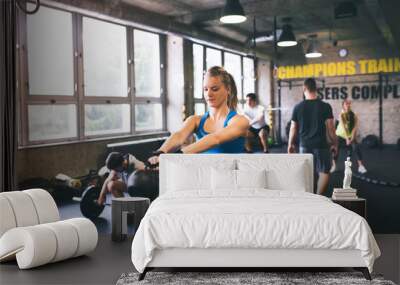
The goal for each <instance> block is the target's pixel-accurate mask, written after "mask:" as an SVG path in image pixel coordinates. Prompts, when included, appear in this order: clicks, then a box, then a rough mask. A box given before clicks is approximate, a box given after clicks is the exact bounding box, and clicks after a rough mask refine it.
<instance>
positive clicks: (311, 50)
mask: <svg viewBox="0 0 400 285" xmlns="http://www.w3.org/2000/svg"><path fill="white" fill-rule="evenodd" d="M309 38H310V44H309V45H308V48H307V52H306V57H307V58H317V57H321V56H322V53H321V52H319V51H318V50H317V47H316V43H315V39H316V38H317V35H310V36H309Z"/></svg>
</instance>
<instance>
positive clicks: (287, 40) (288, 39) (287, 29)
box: [278, 24, 297, 47]
mask: <svg viewBox="0 0 400 285" xmlns="http://www.w3.org/2000/svg"><path fill="white" fill-rule="evenodd" d="M295 45H297V41H296V37H295V36H294V33H293V31H292V26H290V25H289V24H285V25H283V27H282V34H281V36H280V37H279V40H278V46H280V47H291V46H295Z"/></svg>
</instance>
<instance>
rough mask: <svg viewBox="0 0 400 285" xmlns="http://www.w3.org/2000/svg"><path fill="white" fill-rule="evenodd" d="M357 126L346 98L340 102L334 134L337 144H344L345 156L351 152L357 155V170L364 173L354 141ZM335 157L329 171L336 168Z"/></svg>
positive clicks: (359, 153)
mask: <svg viewBox="0 0 400 285" xmlns="http://www.w3.org/2000/svg"><path fill="white" fill-rule="evenodd" d="M357 128H358V118H357V116H356V114H355V113H354V112H353V111H352V110H351V101H350V100H348V99H346V100H344V101H343V103H342V112H341V113H340V116H339V124H338V126H337V128H336V135H337V136H338V138H339V146H344V147H345V149H346V152H347V156H348V157H351V156H352V154H353V152H355V153H356V155H357V163H358V172H360V173H362V174H364V173H366V172H367V169H366V168H365V166H364V164H363V162H362V154H361V150H360V146H359V145H358V143H357V141H356V134H357ZM336 160H337V157H335V158H334V160H333V161H332V168H331V172H334V171H335V170H336Z"/></svg>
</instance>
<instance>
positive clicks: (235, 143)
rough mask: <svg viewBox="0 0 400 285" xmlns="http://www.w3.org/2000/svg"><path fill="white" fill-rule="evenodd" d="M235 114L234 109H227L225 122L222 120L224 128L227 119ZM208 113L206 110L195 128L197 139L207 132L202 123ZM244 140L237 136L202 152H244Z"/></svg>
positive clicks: (226, 124)
mask: <svg viewBox="0 0 400 285" xmlns="http://www.w3.org/2000/svg"><path fill="white" fill-rule="evenodd" d="M236 114H237V112H236V111H235V110H231V111H229V113H228V115H227V116H226V119H225V122H224V128H226V126H228V122H229V120H230V119H231V118H232V117H233V116H235V115H236ZM209 115H210V114H209V112H208V111H207V112H206V113H205V114H204V115H203V116H202V117H201V120H200V124H199V127H198V128H197V130H196V133H195V135H196V139H197V140H200V139H201V138H203V137H204V136H206V135H208V134H209V133H207V132H206V131H205V130H204V123H205V122H206V120H207V118H208V116H209ZM244 140H245V139H244V137H239V138H236V139H234V140H231V141H228V142H225V143H223V144H220V145H217V146H215V147H213V148H210V149H208V150H206V151H203V153H243V152H244Z"/></svg>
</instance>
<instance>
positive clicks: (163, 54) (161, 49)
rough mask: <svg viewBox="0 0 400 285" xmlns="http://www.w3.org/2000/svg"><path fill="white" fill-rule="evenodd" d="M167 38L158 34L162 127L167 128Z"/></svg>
mask: <svg viewBox="0 0 400 285" xmlns="http://www.w3.org/2000/svg"><path fill="white" fill-rule="evenodd" d="M166 43H167V40H166V36H165V35H159V52H160V83H161V84H160V85H161V90H160V102H161V106H162V112H163V115H162V120H163V122H162V129H163V130H166V129H167V112H166V101H167V100H166V97H167V95H168V94H167V84H166V69H167V68H166V63H167V60H166V52H165V51H166V50H167V44H166Z"/></svg>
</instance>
